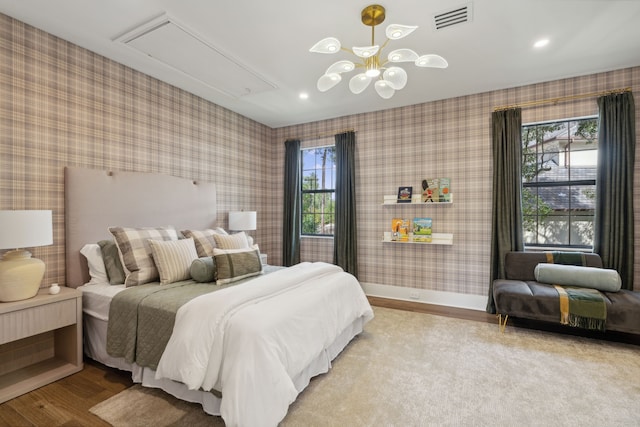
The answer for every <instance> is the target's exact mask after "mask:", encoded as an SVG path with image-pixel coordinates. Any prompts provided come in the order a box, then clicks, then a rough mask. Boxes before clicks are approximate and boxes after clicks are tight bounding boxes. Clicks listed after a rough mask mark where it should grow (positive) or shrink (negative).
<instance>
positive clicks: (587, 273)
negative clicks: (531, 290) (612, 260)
mask: <svg viewBox="0 0 640 427" xmlns="http://www.w3.org/2000/svg"><path fill="white" fill-rule="evenodd" d="M534 273H535V275H536V280H537V281H538V282H541V283H549V284H553V285H563V286H578V287H583V288H591V289H597V290H599V291H609V292H618V291H619V290H620V288H621V286H622V279H620V275H619V274H618V272H617V271H616V270H612V269H606V268H595V267H581V266H575V265H561V264H542V263H541V264H538V265H537V266H536V269H535V270H534Z"/></svg>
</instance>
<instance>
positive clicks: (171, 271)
mask: <svg viewBox="0 0 640 427" xmlns="http://www.w3.org/2000/svg"><path fill="white" fill-rule="evenodd" d="M148 242H149V245H150V246H151V254H152V255H153V261H154V262H155V264H156V268H157V269H158V274H159V275H160V284H161V285H167V284H169V283H173V282H178V281H180V280H187V279H189V278H190V277H191V273H190V271H189V269H190V268H191V263H192V262H193V260H194V259H197V258H198V253H197V252H196V245H195V244H194V243H193V239H192V238H188V239H182V240H167V241H163V240H153V239H149V240H148Z"/></svg>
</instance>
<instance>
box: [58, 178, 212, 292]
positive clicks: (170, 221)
mask: <svg viewBox="0 0 640 427" xmlns="http://www.w3.org/2000/svg"><path fill="white" fill-rule="evenodd" d="M64 177H65V237H66V243H65V246H66V255H65V264H66V278H67V283H66V285H67V286H69V287H73V288H75V287H78V286H80V285H82V284H84V283H86V282H88V281H89V271H88V268H87V262H86V260H85V259H84V257H83V256H82V255H81V254H80V249H82V247H83V246H84V245H85V244H87V243H97V242H98V241H99V240H102V239H110V238H111V235H110V234H109V231H108V227H110V226H122V227H157V226H166V225H172V226H174V227H175V228H176V229H177V230H184V229H194V230H198V229H200V230H201V229H205V228H212V227H214V226H215V223H216V209H217V206H216V190H215V185H214V184H211V183H199V182H195V181H193V180H190V179H185V178H178V177H174V176H169V175H163V174H158V173H144V172H119V171H103V170H96V169H83V168H72V167H67V168H65V174H64Z"/></svg>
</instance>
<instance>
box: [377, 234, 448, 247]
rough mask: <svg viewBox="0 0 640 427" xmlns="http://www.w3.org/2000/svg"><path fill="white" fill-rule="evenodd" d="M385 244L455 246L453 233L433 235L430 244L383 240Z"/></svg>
mask: <svg viewBox="0 0 640 427" xmlns="http://www.w3.org/2000/svg"><path fill="white" fill-rule="evenodd" d="M382 242H383V243H393V244H397V245H407V244H408V245H453V233H432V234H431V241H430V242H414V241H413V240H405V241H400V240H384V239H383V240H382Z"/></svg>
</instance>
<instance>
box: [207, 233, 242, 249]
mask: <svg viewBox="0 0 640 427" xmlns="http://www.w3.org/2000/svg"><path fill="white" fill-rule="evenodd" d="M213 238H214V239H215V241H216V245H217V246H218V247H219V248H220V249H249V248H251V246H249V241H248V240H247V234H246V233H245V232H244V231H241V232H239V233H235V234H228V235H220V234H215V235H214V236H213Z"/></svg>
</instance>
